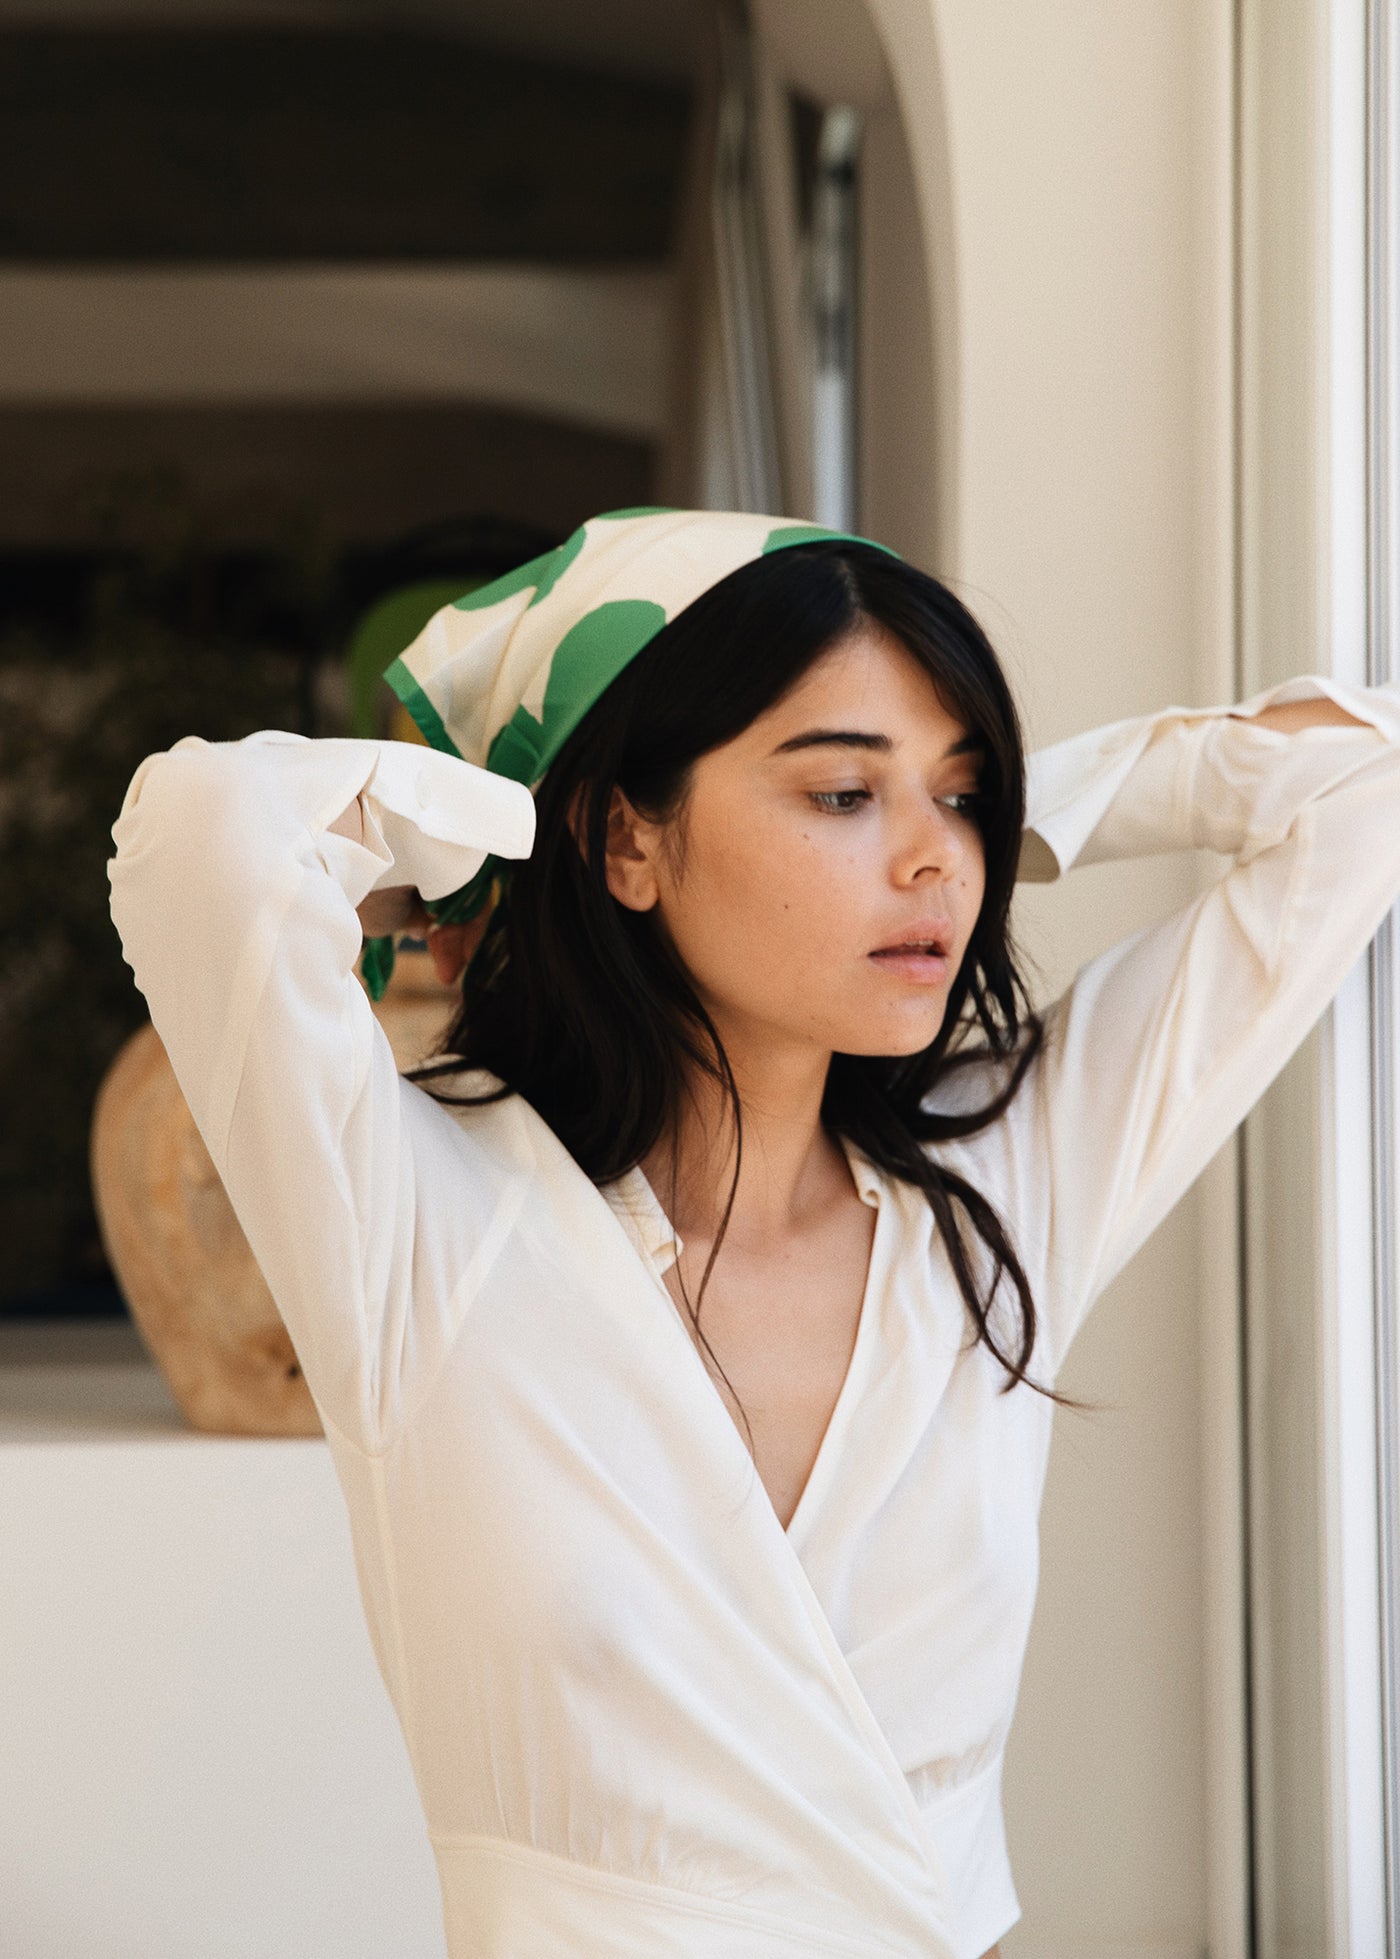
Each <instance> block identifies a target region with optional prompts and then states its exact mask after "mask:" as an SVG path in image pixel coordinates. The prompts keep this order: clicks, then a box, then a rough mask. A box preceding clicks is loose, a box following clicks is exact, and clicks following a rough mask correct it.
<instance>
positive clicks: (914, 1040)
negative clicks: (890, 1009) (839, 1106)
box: [834, 1012, 943, 1057]
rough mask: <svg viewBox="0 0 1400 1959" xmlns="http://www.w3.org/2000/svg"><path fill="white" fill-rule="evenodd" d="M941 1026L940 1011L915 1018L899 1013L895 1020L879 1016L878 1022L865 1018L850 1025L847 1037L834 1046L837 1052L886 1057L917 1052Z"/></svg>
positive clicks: (933, 1040)
mask: <svg viewBox="0 0 1400 1959" xmlns="http://www.w3.org/2000/svg"><path fill="white" fill-rule="evenodd" d="M942 1026H943V1015H942V1013H941V1012H939V1013H924V1014H922V1015H920V1016H917V1017H916V1016H914V1015H912V1014H910V1015H901V1016H899V1017H898V1018H897V1019H891V1018H890V1016H888V1015H882V1016H881V1017H880V1019H879V1020H878V1021H870V1020H866V1021H864V1022H862V1023H861V1024H859V1025H858V1026H855V1027H852V1028H851V1029H850V1030H849V1032H850V1038H849V1039H848V1040H844V1041H839V1042H836V1043H834V1045H835V1048H836V1051H837V1053H839V1054H868V1055H888V1056H890V1057H894V1056H903V1055H907V1054H921V1053H922V1052H923V1050H924V1049H925V1048H926V1047H931V1046H932V1044H933V1043H934V1042H935V1041H936V1040H937V1039H938V1035H939V1031H940V1029H941V1028H942Z"/></svg>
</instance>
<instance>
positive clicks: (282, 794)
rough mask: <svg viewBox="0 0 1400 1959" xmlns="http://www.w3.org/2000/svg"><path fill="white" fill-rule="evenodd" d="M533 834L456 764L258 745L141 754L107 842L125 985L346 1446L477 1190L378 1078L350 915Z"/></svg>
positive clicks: (447, 1265)
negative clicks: (161, 1051)
mask: <svg viewBox="0 0 1400 1959" xmlns="http://www.w3.org/2000/svg"><path fill="white" fill-rule="evenodd" d="M332 824H335V825H336V828H335V829H334V830H333V829H332V828H331V825H332ZM533 837H534V801H533V798H532V797H531V795H530V792H529V790H528V789H526V788H525V787H524V786H523V785H521V784H519V783H515V782H510V781H507V780H505V779H504V778H502V777H498V776H495V775H492V774H490V773H489V772H488V771H486V770H484V769H479V768H476V767H474V766H473V765H472V764H470V763H467V762H463V761H461V760H459V759H458V758H457V757H455V756H449V755H444V754H439V753H437V752H436V751H434V750H430V749H427V748H423V747H420V746H418V745H417V744H416V743H409V742H392V741H367V740H366V741H362V740H316V741H312V740H308V739H306V738H305V737H303V736H299V735H293V734H286V733H281V732H265V733H261V734H256V735H249V736H248V737H247V739H246V740H243V741H237V742H206V741H203V740H201V739H199V738H198V737H197V736H189V737H187V738H186V739H185V740H184V741H181V742H177V743H176V745H175V747H174V748H172V749H170V750H168V751H166V752H164V753H161V754H156V755H148V756H147V757H146V759H145V761H143V762H142V763H141V765H140V767H139V768H138V769H137V771H136V773H135V775H134V777H133V778H132V781H131V784H130V787H129V788H128V790H127V793H126V797H125V800H124V802H123V804H122V809H121V813H120V815H119V816H118V818H117V821H116V823H115V824H114V825H113V828H112V838H113V841H114V843H115V844H116V854H115V856H114V857H113V858H112V859H111V860H110V861H109V864H108V875H109V878H110V882H111V904H112V916H113V919H114V921H115V923H116V927H117V931H118V933H119V934H120V937H121V941H122V948H123V951H124V953H125V956H126V959H127V961H128V963H129V964H130V966H131V968H132V970H133V972H134V974H135V977H136V984H137V985H138V987H139V988H140V989H141V991H142V993H143V994H144V995H145V996H146V1001H147V1004H148V1005H149V1007H150V1013H151V1020H152V1022H153V1024H154V1026H155V1029H156V1032H157V1033H158V1034H159V1035H160V1037H161V1040H162V1042H163V1043H164V1045H165V1048H166V1051H167V1053H168V1054H169V1056H170V1061H171V1065H172V1067H173V1068H174V1071H175V1076H176V1079H177V1080H178V1082H179V1084H180V1088H181V1090H182V1091H183V1093H184V1096H185V1099H186V1101H187V1102H188V1104H189V1107H190V1112H191V1114H192V1115H193V1117H194V1120H195V1123H196V1125H197V1127H198V1129H199V1132H200V1135H201V1136H202V1137H203V1139H204V1142H205V1144H206V1145H207V1147H208V1150H209V1153H210V1156H211V1157H212V1158H213V1161H214V1165H215V1168H216V1169H217V1170H218V1172H219V1175H220V1177H221V1178H222V1180H223V1182H224V1185H225V1188H226V1189H227V1191H228V1194H229V1198H230V1200H231V1202H232V1204H233V1208H234V1210H235V1212H236V1214H237V1216H238V1220H239V1223H240V1224H241V1225H242V1227H243V1230H244V1232H245V1234H246V1235H247V1238H248V1241H249V1244H250V1246H251V1248H252V1251H253V1254H254V1256H255V1257H256V1259H257V1261H258V1264H259V1266H260V1268H261V1269H262V1272H263V1275H264V1277H265V1278H266V1280H267V1282H268V1285H269V1287H270V1289H271V1291H272V1294H273V1297H274V1299H275V1300H276V1302H277V1306H278V1309H279V1311H280V1312H281V1313H282V1315H283V1318H284V1319H285V1321H286V1324H287V1328H288V1331H289V1332H290V1334H291V1336H292V1340H293V1344H294V1345H295V1347H296V1350H297V1356H298V1359H299V1361H300V1363H301V1366H302V1370H303V1373H304V1375H305V1378H306V1381H307V1385H308V1387H309V1388H310V1389H311V1392H312V1395H313V1397H314V1398H315V1400H316V1402H317V1406H318V1408H319V1409H320V1411H321V1413H322V1415H323V1417H325V1418H326V1419H328V1420H330V1421H332V1422H334V1424H335V1425H336V1427H337V1428H338V1429H340V1430H341V1431H342V1432H343V1433H344V1434H345V1435H346V1436H347V1437H349V1438H350V1439H351V1440H353V1441H355V1442H356V1443H357V1444H358V1445H359V1446H361V1447H363V1448H366V1449H370V1450H373V1449H377V1448H380V1447H382V1446H383V1445H384V1440H385V1437H386V1435H388V1434H389V1433H390V1431H391V1430H392V1428H393V1427H394V1424H395V1421H396V1419H397V1411H398V1409H399V1408H400V1405H401V1403H402V1400H403V1397H404V1395H405V1394H406V1393H407V1392H408V1391H409V1389H410V1387H411V1385H412V1381H413V1378H414V1377H416V1376H417V1375H419V1374H420V1373H421V1372H422V1370H424V1369H427V1368H431V1367H432V1366H433V1365H434V1364H435V1360H436V1358H437V1357H439V1356H440V1355H441V1353H442V1351H443V1350H444V1349H445V1346H446V1344H447V1343H448V1342H449V1341H450V1339H451V1337H452V1333H453V1331H454V1319H455V1317H457V1316H459V1315H460V1312H461V1310H462V1303H463V1291H464V1288H463V1286H462V1284H461V1279H462V1275H463V1273H464V1271H465V1270H466V1269H467V1267H468V1265H469V1262H470V1261H471V1260H472V1259H473V1258H476V1259H479V1258H480V1257H481V1255H482V1251H483V1242H484V1241H487V1240H490V1238H491V1237H492V1234H493V1227H495V1226H496V1225H497V1224H498V1223H499V1220H498V1218H497V1217H496V1215H495V1213H496V1212H497V1211H498V1210H499V1207H500V1193H499V1192H498V1193H495V1194H494V1195H493V1194H491V1193H488V1192H485V1191H481V1190H478V1191H477V1192H476V1193H475V1201H474V1202H473V1201H472V1198H471V1197H470V1195H469V1196H468V1197H467V1198H465V1199H464V1198H463V1196H462V1190H461V1176H462V1171H463V1168H464V1166H463V1165H462V1164H461V1163H460V1162H457V1161H456V1160H455V1155H454V1153H460V1150H461V1149H462V1148H465V1143H464V1141H463V1138H462V1133H461V1130H460V1128H459V1126H458V1125H456V1124H455V1123H453V1121H452V1120H451V1118H450V1117H449V1116H448V1115H447V1113H446V1112H445V1111H444V1110H443V1109H442V1108H441V1107H439V1105H438V1104H436V1103H434V1102H433V1101H432V1099H431V1098H430V1097H429V1096H428V1095H426V1094H425V1093H424V1091H423V1090H421V1089H419V1088H417V1087H415V1086H414V1085H413V1084H412V1083H409V1082H406V1081H404V1080H403V1079H402V1078H401V1077H400V1075H399V1073H398V1069H397V1067H396V1066H395V1063H394V1058H393V1054H392V1051H391V1049H390V1046H389V1042H388V1039H387V1037H386V1035H385V1033H384V1030H383V1029H382V1028H381V1027H380V1025H379V1023H378V1021H377V1020H376V1019H375V1016H374V1014H373V1012H372V1010H371V1007H370V1003H369V1000H368V999H367V997H366V995H365V992H364V989H363V988H362V986H361V985H360V983H359V980H358V979H357V978H356V975H355V965H356V961H357V958H358V956H359V952H360V947H361V938H362V935H361V930H360V924H359V920H358V918H357V917H356V913H355V907H356V906H357V905H358V904H359V903H360V902H361V901H362V900H363V899H364V898H365V897H366V896H367V894H368V893H369V892H370V891H372V890H374V889H376V888H377V887H379V886H381V885H399V884H407V885H416V886H417V888H418V889H419V891H420V892H421V893H422V894H423V896H424V897H426V898H434V897H440V896H442V895H444V894H445V893H447V892H449V891H452V890H455V889H456V888H457V887H458V886H460V885H462V884H464V883H465V882H466V881H467V879H468V878H470V877H471V876H472V875H473V874H474V872H475V871H476V870H477V869H478V868H479V867H480V865H481V864H482V863H483V862H484V860H485V857H486V855H487V854H488V853H495V854H497V855H500V856H503V857H524V856H528V854H529V851H530V848H531V845H532V842H533ZM454 1170H455V1172H456V1175H455V1177H454V1174H453V1173H454ZM449 1180H451V1186H452V1191H455V1194H456V1201H455V1202H453V1201H451V1192H449V1191H443V1192H442V1193H441V1194H437V1193H436V1192H435V1185H437V1184H439V1183H446V1182H448V1181H449ZM444 1200H446V1201H444Z"/></svg>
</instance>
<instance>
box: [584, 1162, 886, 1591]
mask: <svg viewBox="0 0 1400 1959" xmlns="http://www.w3.org/2000/svg"><path fill="white" fill-rule="evenodd" d="M836 1140H837V1142H838V1143H839V1144H840V1145H841V1149H842V1152H843V1154H844V1155H845V1158H846V1162H847V1165H848V1167H849V1169H850V1172H851V1180H852V1183H853V1184H854V1186H855V1190H856V1194H857V1196H858V1197H859V1198H860V1201H861V1202H862V1203H863V1204H869V1205H870V1207H871V1208H872V1209H873V1211H874V1212H875V1229H874V1231H873V1232H872V1233H871V1239H870V1253H869V1257H868V1259H867V1262H866V1269H865V1282H864V1285H863V1287H862V1289H861V1299H860V1310H859V1314H858V1316H857V1319H856V1334H855V1339H854V1340H853V1341H852V1343H851V1355H850V1359H849V1360H848V1361H847V1363H846V1372H845V1374H844V1375H843V1376H842V1380H841V1386H840V1388H839V1389H838V1390H837V1395H836V1399H835V1401H834V1402H833V1403H832V1407H831V1413H830V1415H828V1417H827V1421H826V1427H825V1428H824V1429H823V1430H822V1436H821V1440H820V1442H819V1443H818V1444H817V1452H816V1454H815V1456H814V1457H813V1458H812V1464H811V1467H810V1469H809V1470H808V1471H807V1477H806V1481H805V1482H804V1483H803V1485H802V1489H801V1492H800V1494H799V1496H798V1499H797V1502H796V1504H795V1505H794V1507H793V1512H792V1515H791V1516H790V1517H789V1518H788V1520H787V1522H786V1524H784V1523H783V1521H782V1519H781V1518H780V1517H779V1516H778V1512H777V1509H776V1507H775V1505H774V1503H773V1499H772V1497H771V1496H770V1495H769V1493H768V1486H767V1484H766V1483H764V1481H763V1478H762V1477H761V1476H759V1475H758V1465H757V1463H753V1458H752V1456H750V1455H749V1451H748V1449H747V1447H744V1443H743V1437H742V1435H741V1434H740V1432H739V1427H738V1424H737V1423H736V1422H735V1420H734V1417H733V1416H732V1414H731V1413H730V1411H729V1408H728V1406H727V1405H726V1403H725V1400H724V1397H723V1395H721V1393H720V1391H719V1388H718V1387H717V1386H716V1384H715V1381H714V1378H713V1377H712V1375H711V1373H710V1370H709V1368H708V1367H707V1366H706V1365H705V1361H704V1357H703V1356H702V1355H701V1353H700V1351H699V1349H698V1348H697V1347H696V1345H695V1341H694V1339H693V1338H692V1336H691V1334H690V1332H689V1330H688V1329H687V1327H686V1325H685V1322H684V1320H683V1319H682V1317H681V1314H680V1311H679V1308H678V1307H677V1305H676V1302H675V1300H674V1299H673V1298H672V1297H671V1294H670V1292H669V1290H668V1289H667V1286H666V1283H665V1279H664V1277H663V1275H662V1272H661V1268H660V1267H659V1266H658V1264H657V1260H656V1254H657V1252H658V1251H660V1250H661V1249H662V1248H663V1247H666V1246H670V1247H672V1248H673V1256H674V1252H675V1250H676V1249H684V1240H683V1239H682V1238H681V1236H680V1234H679V1233H678V1232H677V1231H676V1229H675V1226H674V1225H673V1224H672V1223H671V1221H670V1218H669V1217H668V1216H667V1214H666V1211H665V1208H664V1206H663V1205H662V1203H661V1200H660V1198H659V1197H658V1196H657V1194H656V1192H655V1190H654V1189H653V1188H652V1185H651V1182H650V1179H649V1178H648V1177H647V1175H646V1173H645V1171H644V1170H643V1169H642V1167H641V1165H640V1164H637V1165H635V1166H634V1168H633V1169H631V1170H630V1171H628V1172H627V1173H626V1174H625V1175H624V1176H622V1177H620V1178H618V1179H617V1180H616V1183H615V1184H614V1186H613V1188H614V1189H615V1190H617V1191H619V1193H620V1194H621V1201H622V1207H623V1208H625V1209H626V1210H627V1212H628V1215H629V1216H630V1217H631V1218H632V1219H633V1220H634V1221H636V1222H637V1223H638V1224H639V1226H642V1227H643V1228H642V1229H641V1231H640V1234H639V1235H640V1237H641V1241H642V1242H641V1247H640V1248H639V1247H638V1246H637V1244H636V1243H635V1242H634V1241H633V1240H632V1236H631V1233H630V1232H626V1227H625V1226H624V1227H623V1229H624V1232H626V1236H627V1237H628V1241H629V1243H630V1244H631V1245H632V1249H633V1252H634V1253H635V1254H636V1256H637V1257H638V1259H639V1261H640V1262H641V1263H642V1264H643V1265H644V1266H645V1268H646V1270H647V1272H648V1275H649V1276H650V1277H651V1279H652V1280H653V1282H654V1284H655V1286H656V1290H657V1292H658V1293H659V1294H660V1295H661V1297H662V1299H664V1300H665V1302H666V1308H667V1311H668V1313H669V1315H670V1318H671V1320H672V1322H673V1323H674V1325H675V1329H676V1331H677V1332H678V1333H679V1334H681V1335H682V1337H683V1338H684V1341H685V1345H686V1348H687V1350H688V1351H689V1353H690V1356H691V1358H692V1360H693V1362H694V1363H695V1365H696V1367H698V1369H699V1371H700V1374H701V1377H702V1378H703V1380H704V1383H705V1386H706V1388H707V1389H708V1391H709V1392H710V1393H711V1394H712V1395H713V1396H714V1398H715V1400H716V1401H717V1402H718V1403H719V1405H720V1407H721V1408H722V1409H723V1411H724V1415H725V1419H726V1420H727V1422H728V1423H729V1426H730V1428H731V1429H732V1430H733V1433H734V1437H735V1440H736V1441H737V1442H739V1444H740V1446H741V1447H744V1453H745V1455H746V1456H749V1460H750V1462H751V1463H753V1471H754V1475H755V1476H756V1477H757V1478H758V1483H759V1487H760V1488H761V1489H762V1491H763V1495H764V1499H765V1501H766V1502H767V1504H768V1508H769V1510H770V1511H771V1512H772V1516H773V1521H774V1523H775V1524H776V1525H777V1526H778V1529H779V1530H780V1531H781V1532H782V1534H783V1536H784V1537H785V1538H786V1540H787V1542H788V1543H789V1544H790V1545H792V1546H793V1548H794V1550H795V1549H796V1546H797V1542H798V1538H799V1535H800V1534H801V1529H800V1527H805V1525H806V1523H807V1520H808V1518H809V1517H810V1515H811V1513H812V1511H813V1510H814V1509H815V1508H816V1505H817V1503H818V1501H819V1499H820V1492H821V1489H822V1488H823V1487H824V1486H825V1485H826V1484H827V1483H829V1482H830V1480H831V1477H832V1475H833V1474H834V1471H833V1468H832V1464H833V1462H834V1461H835V1459H836V1457H837V1455H838V1453H839V1450H840V1437H841V1435H842V1434H843V1432H844V1431H845V1430H846V1429H847V1428H848V1427H849V1425H850V1411H851V1408H852V1406H853V1405H854V1403H855V1401H856V1400H857V1398H858V1396H859V1393H860V1380H861V1377H862V1375H863V1374H864V1372H865V1363H866V1353H867V1350H868V1348H869V1345H870V1342H871V1340H872V1339H873V1338H874V1335H873V1333H872V1332H871V1327H872V1325H873V1323H874V1321H875V1320H876V1319H877V1317H878V1311H877V1308H876V1306H875V1304H874V1294H875V1292H876V1290H877V1288H878V1286H879V1285H880V1283H881V1280H882V1276H883V1264H884V1254H885V1240H886V1237H887V1235H888V1231H889V1228H890V1227H889V1221H888V1219H887V1217H886V1213H887V1212H888V1211H889V1210H890V1209H891V1205H890V1203H889V1201H888V1197H887V1193H886V1190H885V1187H884V1185H883V1183H882V1181H881V1179H880V1177H879V1175H878V1173H877V1172H876V1170H875V1167H874V1165H873V1164H871V1163H870V1162H869V1161H868V1160H867V1159H866V1158H865V1157H864V1156H862V1155H860V1154H859V1153H858V1152H857V1151H856V1149H855V1146H854V1144H852V1143H850V1142H848V1141H847V1139H846V1138H845V1137H844V1136H838V1137H837V1139H836ZM629 1184H630V1186H631V1188H632V1189H633V1190H634V1191H636V1192H637V1193H638V1195H639V1197H640V1199H641V1205H640V1212H641V1215H640V1216H639V1215H638V1211H637V1210H636V1209H633V1207H632V1206H631V1205H630V1204H628V1203H627V1197H626V1187H627V1186H628V1185H629ZM599 1194H600V1195H601V1196H604V1197H605V1198H606V1197H607V1193H606V1192H605V1191H603V1192H600V1193H599ZM608 1202H609V1208H610V1209H612V1210H613V1212H614V1215H616V1212H617V1209H618V1206H617V1205H615V1204H613V1203H612V1201H611V1199H608ZM618 1222H619V1224H621V1223H622V1220H621V1219H620V1218H619V1219H618ZM647 1225H649V1226H650V1227H651V1228H650V1230H647V1229H645V1228H644V1227H645V1226H647ZM814 1492H815V1493H816V1494H814ZM799 1562H800V1560H799Z"/></svg>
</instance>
